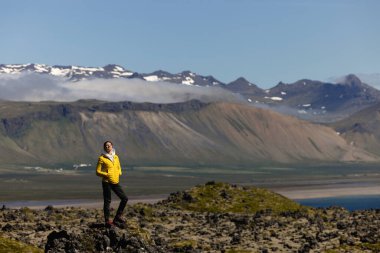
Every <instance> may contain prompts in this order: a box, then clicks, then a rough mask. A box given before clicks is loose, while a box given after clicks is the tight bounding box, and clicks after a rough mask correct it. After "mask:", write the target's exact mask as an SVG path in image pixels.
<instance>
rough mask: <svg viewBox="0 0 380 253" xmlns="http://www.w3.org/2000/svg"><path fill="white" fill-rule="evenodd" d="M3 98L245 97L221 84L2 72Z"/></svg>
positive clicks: (164, 100) (168, 100) (160, 100)
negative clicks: (77, 78) (76, 79)
mask: <svg viewBox="0 0 380 253" xmlns="http://www.w3.org/2000/svg"><path fill="white" fill-rule="evenodd" d="M0 89H1V93H0V99H3V100H12V101H46V100H50V101H76V100H78V99H98V100H105V101H131V102H151V103H173V102H183V101H188V100H191V99H198V100H201V101H204V102H213V101H243V99H242V98H241V97H240V96H239V95H237V94H234V93H231V92H229V91H227V90H224V89H222V88H218V87H197V86H187V85H181V84H175V83H168V82H154V83H152V82H147V81H144V80H140V79H95V80H87V81H79V82H75V83H72V82H65V81H64V80H63V79H60V78H57V77H52V76H49V75H41V74H34V73H28V74H20V75H17V76H15V75H12V76H11V75H0Z"/></svg>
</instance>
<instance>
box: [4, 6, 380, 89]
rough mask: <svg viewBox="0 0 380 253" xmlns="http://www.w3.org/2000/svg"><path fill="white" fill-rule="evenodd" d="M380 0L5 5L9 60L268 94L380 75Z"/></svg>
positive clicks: (7, 62) (7, 57)
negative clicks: (207, 81) (233, 84)
mask: <svg viewBox="0 0 380 253" xmlns="http://www.w3.org/2000/svg"><path fill="white" fill-rule="evenodd" d="M379 11H380V1H378V0H355V1H353V0H257V1H255V0H133V1H132V0H131V1H128V0H124V1H122V0H109V1H95V0H93V1H89V0H88V1H87V0H65V1H58V0H46V1H42V0H34V1H28V0H24V1H19V0H12V1H1V9H0V31H1V40H0V63H5V64H9V63H44V64H49V65H81V66H104V65H106V64H109V63H115V64H119V65H122V66H124V67H125V68H127V69H129V70H133V71H137V72H141V73H149V72H152V71H155V70H158V69H162V70H166V71H169V72H172V73H177V72H181V71H183V70H192V71H194V72H196V73H198V74H202V75H213V76H214V77H216V78H217V79H219V80H220V81H222V82H230V81H232V80H234V79H236V78H238V77H240V76H243V77H245V78H247V79H248V80H249V81H251V82H253V83H256V84H257V85H259V86H260V87H263V88H267V87H272V86H274V85H276V84H277V83H278V82H279V81H283V82H294V81H296V80H298V79H301V78H310V79H317V80H325V79H327V78H329V77H331V76H340V75H345V74H349V73H379V72H380V46H379V45H380V32H379V27H380V15H379V14H378V13H379Z"/></svg>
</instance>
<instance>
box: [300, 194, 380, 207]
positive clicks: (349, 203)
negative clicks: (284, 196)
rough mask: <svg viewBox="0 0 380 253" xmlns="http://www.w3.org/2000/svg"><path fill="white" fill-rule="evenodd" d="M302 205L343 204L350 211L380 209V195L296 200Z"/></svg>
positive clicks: (326, 205)
mask: <svg viewBox="0 0 380 253" xmlns="http://www.w3.org/2000/svg"><path fill="white" fill-rule="evenodd" d="M296 201H297V202H298V203H300V204H301V205H305V206H311V207H324V208H325V207H330V206H341V207H344V208H346V209H348V210H350V211H355V210H364V209H380V195H365V196H344V197H329V198H315V199H301V200H296Z"/></svg>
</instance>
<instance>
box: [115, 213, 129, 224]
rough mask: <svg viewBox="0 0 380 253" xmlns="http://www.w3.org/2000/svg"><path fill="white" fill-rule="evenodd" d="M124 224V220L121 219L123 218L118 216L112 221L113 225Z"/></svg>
mask: <svg viewBox="0 0 380 253" xmlns="http://www.w3.org/2000/svg"><path fill="white" fill-rule="evenodd" d="M125 222H126V220H125V219H123V217H121V216H120V215H117V216H116V217H115V218H114V219H113V223H122V224H124V223H125Z"/></svg>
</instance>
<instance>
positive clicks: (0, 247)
mask: <svg viewBox="0 0 380 253" xmlns="http://www.w3.org/2000/svg"><path fill="white" fill-rule="evenodd" d="M2 252H20V253H27V252H28V253H42V252H44V251H43V250H42V249H39V248H36V247H33V246H30V245H27V244H24V243H22V242H18V241H15V240H11V239H8V238H3V237H0V253H2Z"/></svg>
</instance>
